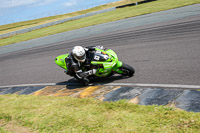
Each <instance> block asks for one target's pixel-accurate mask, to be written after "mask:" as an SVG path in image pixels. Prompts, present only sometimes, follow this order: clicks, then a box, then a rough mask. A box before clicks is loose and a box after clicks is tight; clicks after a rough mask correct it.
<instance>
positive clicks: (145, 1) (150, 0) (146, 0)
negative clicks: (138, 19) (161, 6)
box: [116, 0, 156, 8]
mask: <svg viewBox="0 0 200 133" xmlns="http://www.w3.org/2000/svg"><path fill="white" fill-rule="evenodd" d="M152 1H156V0H144V1H140V2H136V3H131V4H126V5H122V6H117V7H116V8H124V7H128V6H136V5H139V4H144V3H147V2H152Z"/></svg>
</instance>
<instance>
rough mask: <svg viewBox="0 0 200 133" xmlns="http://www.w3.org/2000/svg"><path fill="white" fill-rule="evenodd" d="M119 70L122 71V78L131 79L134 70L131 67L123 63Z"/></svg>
mask: <svg viewBox="0 0 200 133" xmlns="http://www.w3.org/2000/svg"><path fill="white" fill-rule="evenodd" d="M120 69H121V70H122V71H123V73H122V75H123V76H128V77H132V76H133V75H134V73H135V69H134V68H133V67H132V66H130V65H128V64H125V63H123V64H122V66H121V67H120Z"/></svg>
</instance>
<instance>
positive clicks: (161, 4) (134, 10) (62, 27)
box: [0, 0, 200, 46]
mask: <svg viewBox="0 0 200 133" xmlns="http://www.w3.org/2000/svg"><path fill="white" fill-rule="evenodd" d="M195 3H200V0H157V1H155V2H151V3H146V4H142V5H138V6H133V7H126V8H122V9H117V10H115V11H111V12H107V13H103V14H99V15H95V16H90V17H86V18H82V19H79V20H74V21H69V22H66V23H63V24H59V25H54V26H50V27H46V28H43V29H39V30H35V31H31V32H28V33H24V34H19V35H15V36H12V37H8V38H4V39H0V41H1V43H0V46H4V45H8V44H13V43H17V42H21V41H25V40H30V39H34V38H38V37H43V36H48V35H52V34H56V33H60V32H65V31H70V30H74V29H79V28H83V27H87V26H92V25H97V24H102V23H106V22H110V21H116V20H120V19H125V18H129V17H133V16H139V15H143V14H148V13H153V12H158V11H163V10H168V9H172V8H177V7H182V6H186V5H191V4H195Z"/></svg>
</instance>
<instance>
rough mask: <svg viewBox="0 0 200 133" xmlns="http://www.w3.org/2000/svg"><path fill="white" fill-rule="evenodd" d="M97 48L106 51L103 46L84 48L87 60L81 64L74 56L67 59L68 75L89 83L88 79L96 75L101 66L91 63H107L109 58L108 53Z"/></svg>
mask: <svg viewBox="0 0 200 133" xmlns="http://www.w3.org/2000/svg"><path fill="white" fill-rule="evenodd" d="M95 48H98V49H101V50H105V49H104V47H103V46H89V47H86V48H84V49H85V52H86V60H85V62H83V63H81V62H78V61H77V60H76V59H75V58H74V57H73V55H72V54H70V55H69V56H68V57H67V58H66V65H67V68H68V71H67V74H68V75H70V76H74V77H75V78H76V79H77V80H79V81H83V82H84V81H85V80H87V82H89V79H88V77H89V76H91V75H94V74H95V73H96V71H97V69H98V68H99V67H100V66H99V65H92V64H91V61H106V60H107V59H108V58H109V56H108V55H107V54H106V53H103V52H101V51H98V50H96V49H95Z"/></svg>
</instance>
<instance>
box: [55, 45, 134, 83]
mask: <svg viewBox="0 0 200 133" xmlns="http://www.w3.org/2000/svg"><path fill="white" fill-rule="evenodd" d="M95 51H96V53H98V54H94V55H93V57H92V60H91V62H90V63H91V67H92V68H94V67H95V68H96V69H97V71H96V73H95V74H94V75H91V76H89V77H88V78H90V77H98V78H103V77H109V76H112V75H113V74H121V75H123V76H125V77H131V76H133V75H134V73H135V70H134V68H133V67H131V66H130V65H128V64H125V63H123V62H121V61H119V60H118V57H117V54H116V53H115V52H114V51H113V50H111V49H108V50H102V49H98V48H95ZM99 53H100V54H99ZM69 55H70V54H69V53H67V54H63V55H60V56H58V57H56V58H55V63H56V64H57V65H58V66H60V67H61V68H63V69H64V70H65V73H66V74H68V75H69V76H73V77H75V78H76V74H75V72H72V71H71V69H70V67H69V65H68V64H69V62H68V61H69V60H68V57H69ZM105 55H106V59H105V58H104V57H105ZM102 59H104V60H102ZM81 69H82V71H87V70H88V69H90V68H86V67H84V66H83V67H81ZM79 81H80V82H82V81H83V82H82V83H83V85H88V84H89V82H90V81H87V80H86V81H85V80H79Z"/></svg>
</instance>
